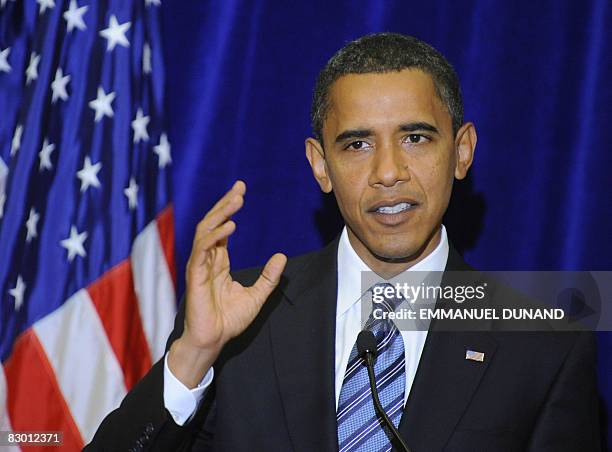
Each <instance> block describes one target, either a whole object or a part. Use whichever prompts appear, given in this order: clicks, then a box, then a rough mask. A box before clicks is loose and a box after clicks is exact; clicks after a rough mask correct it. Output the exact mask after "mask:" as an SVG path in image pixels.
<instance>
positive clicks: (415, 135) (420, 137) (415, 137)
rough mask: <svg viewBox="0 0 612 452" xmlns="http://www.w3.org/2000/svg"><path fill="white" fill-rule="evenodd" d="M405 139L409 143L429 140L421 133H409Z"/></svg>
mask: <svg viewBox="0 0 612 452" xmlns="http://www.w3.org/2000/svg"><path fill="white" fill-rule="evenodd" d="M405 141H406V142H407V143H410V144H419V143H424V142H426V141H429V138H428V137H426V136H425V135H421V134H420V133H411V134H410V135H408V136H407V137H406V140H405Z"/></svg>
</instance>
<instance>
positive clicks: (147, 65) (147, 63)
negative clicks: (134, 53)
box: [142, 42, 153, 74]
mask: <svg viewBox="0 0 612 452" xmlns="http://www.w3.org/2000/svg"><path fill="white" fill-rule="evenodd" d="M152 70H153V69H152V67H151V46H149V43H148V42H145V43H144V44H143V45H142V72H144V73H145V74H150V73H151V71H152Z"/></svg>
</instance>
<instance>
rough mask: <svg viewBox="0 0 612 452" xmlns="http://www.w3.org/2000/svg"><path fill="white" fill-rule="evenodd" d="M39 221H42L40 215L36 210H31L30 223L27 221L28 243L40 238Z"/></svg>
mask: <svg viewBox="0 0 612 452" xmlns="http://www.w3.org/2000/svg"><path fill="white" fill-rule="evenodd" d="M38 220H40V215H39V214H38V212H36V209H35V208H34V207H32V208H31V209H30V215H29V216H28V221H26V229H27V230H28V233H27V235H26V242H27V243H30V242H31V241H32V239H34V238H36V237H38V230H37V229H36V228H37V226H38Z"/></svg>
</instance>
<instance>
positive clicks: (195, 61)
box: [162, 0, 612, 444]
mask: <svg viewBox="0 0 612 452" xmlns="http://www.w3.org/2000/svg"><path fill="white" fill-rule="evenodd" d="M162 12H163V32H164V35H163V36H164V53H165V63H166V71H167V72H166V76H167V77H166V80H167V87H166V95H167V99H166V101H167V103H166V105H167V109H168V111H167V113H168V114H167V117H168V118H169V120H170V124H169V127H170V138H171V142H172V150H173V159H174V203H175V209H176V212H175V213H176V240H177V247H178V250H177V251H178V253H177V255H178V267H179V271H180V273H179V274H182V273H183V270H184V266H185V262H186V260H187V258H188V255H189V252H190V247H191V239H192V236H193V232H194V228H195V225H196V223H197V222H198V221H199V219H200V217H201V216H202V215H203V214H204V213H205V212H206V211H207V210H208V209H209V208H210V207H211V206H212V205H213V203H214V202H215V200H216V199H217V198H218V197H219V196H221V195H222V193H223V192H224V191H225V190H227V189H228V188H229V187H230V185H231V184H232V182H233V181H234V180H235V179H237V178H241V179H244V180H245V181H246V183H247V187H248V189H247V197H246V204H245V206H244V208H243V209H242V211H241V212H240V213H239V214H238V215H237V216H236V221H237V224H238V229H237V232H236V233H235V236H234V237H233V238H232V239H231V242H230V252H231V258H232V263H233V268H240V267H245V266H250V265H255V264H261V263H263V262H264V261H265V259H267V258H268V257H269V256H270V255H271V254H273V253H274V252H276V251H282V252H285V253H287V254H288V255H290V256H291V255H296V254H299V253H302V252H305V251H309V250H312V249H316V248H318V247H320V246H321V244H323V243H324V242H326V241H328V240H329V239H331V238H332V237H333V236H334V234H335V233H336V232H337V231H338V230H339V228H340V219H339V217H338V214H337V212H336V210H335V204H334V201H333V199H332V198H330V197H324V196H322V195H321V194H320V193H319V190H318V187H317V185H316V184H315V182H314V179H313V178H312V175H311V173H310V169H309V166H308V164H307V161H306V159H305V157H304V146H303V141H304V138H305V137H307V136H308V135H309V133H310V126H309V108H310V101H311V93H312V87H313V84H314V80H315V77H316V75H317V73H318V71H319V70H320V69H321V67H322V66H323V65H324V64H325V62H326V61H327V59H328V58H329V57H330V56H331V55H332V54H333V53H334V52H335V51H336V50H337V49H338V48H340V47H341V46H342V45H343V44H345V43H346V42H347V41H349V40H352V39H354V38H356V37H358V36H361V35H363V34H366V33H370V32H375V31H397V32H402V33H407V34H411V35H414V36H417V37H419V38H421V39H423V40H425V41H427V42H429V43H431V44H432V45H434V46H435V47H436V48H438V49H439V50H440V51H441V52H442V53H444V54H445V55H446V56H447V57H448V59H449V60H450V61H451V63H452V64H453V65H454V66H455V67H456V69H457V72H458V73H459V76H460V78H461V81H462V87H463V95H464V103H465V112H466V115H465V116H466V119H468V120H471V121H474V123H475V124H476V127H477V131H478V137H479V140H478V146H477V152H476V161H475V164H474V166H473V169H472V172H471V176H470V178H469V179H468V180H466V181H464V182H462V183H461V184H457V186H456V190H455V194H454V195H453V196H454V198H453V201H452V206H451V209H450V212H449V214H448V218H447V220H446V224H447V226H448V229H449V235H450V237H451V239H452V240H453V241H454V242H455V243H456V244H457V245H458V246H459V248H460V249H462V250H463V251H464V254H465V257H466V259H467V260H468V261H469V262H470V263H471V264H472V265H474V266H476V267H479V268H481V269H490V270H515V269H539V270H555V269H567V270H612V212H611V208H612V190H611V188H612V184H611V182H610V181H611V178H612V174H611V172H612V145H611V144H610V143H612V82H611V81H612V4H611V3H610V2H609V1H607V0H595V1H583V0H576V1H569V0H554V1H553V0H551V1H540V2H534V1H532V0H518V1H513V2H508V1H501V0H500V1H478V2H471V1H461V2H457V1H454V0H441V1H430V2H424V1H420V2H415V1H409V0H401V1H365V0H363V1H355V0H352V1H335V2H331V1H329V0H327V1H319V0H317V1H313V0H310V1H304V2H287V1H271V0H267V1H266V0H259V1H246V0H245V1H239V0H223V1H218V2H206V1H202V0H181V1H175V2H171V1H166V2H165V3H163V11H162ZM179 279H180V283H181V284H182V277H180V278H179ZM182 287H183V286H181V289H182ZM598 339H599V358H600V360H599V375H600V387H601V392H602V397H603V403H602V406H607V409H606V410H605V411H607V412H608V413H610V412H612V410H610V407H612V336H611V335H610V334H607V333H606V334H603V333H600V334H599V337H598ZM606 416H607V418H606V421H605V422H606V423H609V420H608V418H609V415H606ZM608 425H609V424H608ZM609 430H612V429H609ZM609 444H612V442H610V443H609Z"/></svg>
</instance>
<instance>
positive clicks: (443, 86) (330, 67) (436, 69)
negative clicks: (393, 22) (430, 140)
mask: <svg viewBox="0 0 612 452" xmlns="http://www.w3.org/2000/svg"><path fill="white" fill-rule="evenodd" d="M411 68H413V69H420V70H422V71H423V72H425V73H427V74H429V75H430V76H431V78H432V79H433V82H434V86H435V88H436V92H437V94H438V97H439V98H440V100H442V102H443V103H444V105H445V106H446V108H447V109H448V112H449V114H450V116H451V119H452V123H453V135H454V134H456V133H457V130H459V128H460V127H461V125H462V124H463V101H462V99H461V88H460V86H459V77H457V73H456V72H455V70H454V69H453V66H451V64H450V63H449V62H448V61H447V60H446V58H444V56H443V55H442V54H441V53H440V52H438V51H437V50H436V49H434V48H433V47H432V46H430V45H429V44H427V43H425V42H423V41H421V40H420V39H417V38H415V37H413V36H406V35H402V34H399V33H374V34H370V35H366V36H363V37H361V38H359V39H356V40H355V41H351V42H349V43H348V44H347V45H346V46H344V47H343V48H341V49H340V50H338V52H336V53H335V54H334V56H332V57H331V58H330V60H329V61H328V62H327V64H326V65H325V67H324V68H323V69H322V70H321V72H320V73H319V77H318V78H317V83H316V85H315V89H314V95H313V99H312V109H311V112H310V118H311V122H312V130H313V133H314V136H315V138H316V139H317V140H319V141H320V142H321V143H323V122H324V121H325V118H326V116H327V113H328V110H329V90H330V87H331V86H332V84H333V83H334V82H335V81H336V80H338V79H339V78H340V77H342V76H344V75H348V74H369V73H385V72H394V71H401V70H403V69H411Z"/></svg>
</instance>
